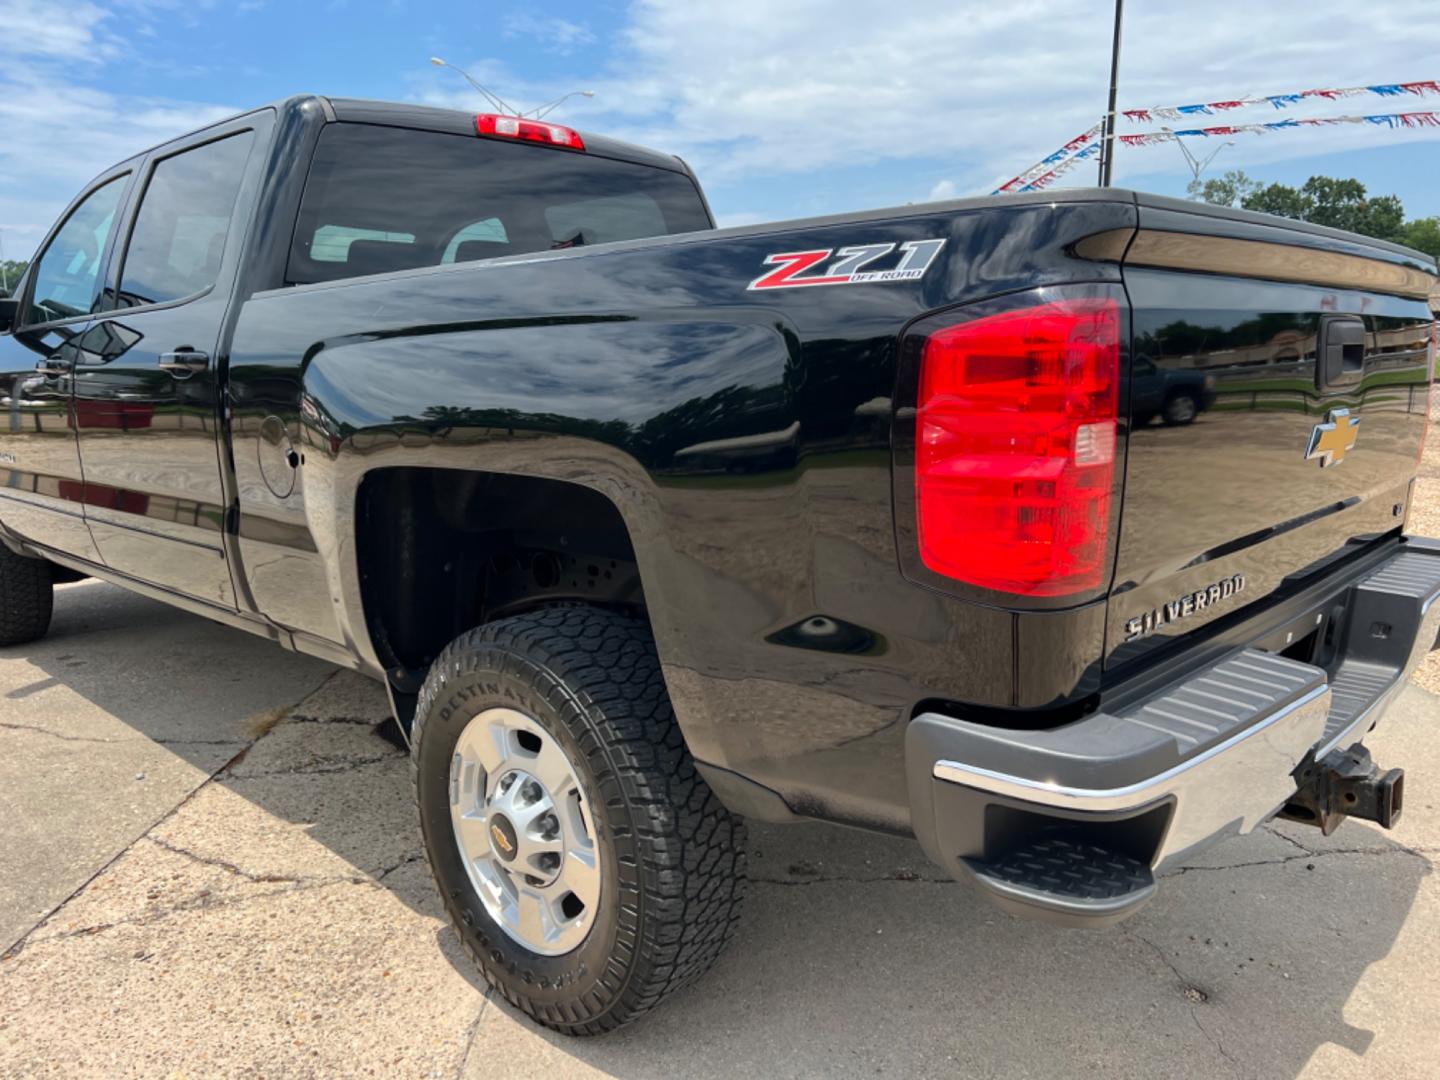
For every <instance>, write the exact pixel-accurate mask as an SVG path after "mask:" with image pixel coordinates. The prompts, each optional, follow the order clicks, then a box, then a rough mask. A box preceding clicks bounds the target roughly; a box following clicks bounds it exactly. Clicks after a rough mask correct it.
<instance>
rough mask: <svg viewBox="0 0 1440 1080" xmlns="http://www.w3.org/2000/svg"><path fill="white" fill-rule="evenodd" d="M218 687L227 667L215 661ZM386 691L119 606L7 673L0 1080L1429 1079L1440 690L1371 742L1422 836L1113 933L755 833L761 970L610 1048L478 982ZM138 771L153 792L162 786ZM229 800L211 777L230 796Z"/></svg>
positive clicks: (752, 905)
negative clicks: (76, 1078) (449, 911)
mask: <svg viewBox="0 0 1440 1080" xmlns="http://www.w3.org/2000/svg"><path fill="white" fill-rule="evenodd" d="M222 657H223V658H224V662H223V663H222V662H221V658H222ZM384 714H385V700H384V695H383V693H382V692H381V690H380V688H379V687H378V686H376V685H373V684H371V683H368V682H366V681H365V680H363V679H361V678H359V677H358V676H354V675H351V674H349V673H340V672H335V671H334V669H331V668H328V667H326V666H324V665H321V664H318V663H315V662H313V661H309V660H305V659H303V658H299V657H295V656H292V655H290V654H287V653H283V652H281V651H280V650H278V649H276V648H275V647H274V646H272V645H269V644H268V643H266V642H263V641H260V640H258V639H251V638H249V637H247V636H246V635H244V634H241V633H239V632H236V631H230V630H226V629H224V628H221V627H218V626H212V625H210V624H208V623H206V622H204V621H203V620H200V619H198V618H194V617H192V616H188V615H185V614H183V613H180V612H176V611H171V610H169V609H166V608H164V607H162V606H161V605H158V604H154V603H152V602H150V601H147V600H143V599H140V598H138V597H133V596H130V595H127V594H125V593H122V592H120V591H119V590H117V589H114V588H112V587H110V586H107V585H102V584H98V583H83V584H79V585H74V586H68V587H65V588H63V589H62V590H60V592H59V594H58V595H57V616H56V624H55V630H54V632H53V634H52V636H51V637H49V638H47V639H46V640H45V641H43V642H41V643H39V644H38V645H35V646H31V647H28V648H26V649H23V650H8V651H7V652H6V653H4V654H0V813H3V814H4V818H3V820H4V821H5V822H6V823H7V824H8V825H9V826H10V827H9V828H7V829H6V830H5V831H4V832H3V834H0V931H3V933H0V950H5V949H6V948H7V946H8V951H5V952H4V958H3V959H0V1076H7V1077H8V1076H26V1077H28V1076H44V1075H57V1076H71V1075H144V1076H199V1075H247V1076H249V1075H257V1076H285V1077H294V1076H326V1077H330V1076H351V1075H359V1076H364V1075H383V1076H447V1077H448V1076H461V1077H476V1078H478V1077H482V1076H488V1075H493V1074H495V1073H496V1071H497V1070H501V1069H503V1070H505V1071H506V1072H507V1073H510V1074H524V1075H556V1076H591V1075H613V1076H625V1077H630V1076H639V1077H667V1078H668V1077H685V1076H696V1077H699V1076H721V1075H724V1076H733V1075H764V1076H820V1075H824V1076H850V1075H855V1076H858V1075H866V1076H875V1075H946V1076H972V1075H973V1076H1053V1075H1078V1074H1084V1073H1103V1074H1104V1075H1106V1076H1107V1077H1108V1076H1122V1077H1123V1076H1137V1077H1139V1076H1144V1077H1151V1076H1155V1075H1162V1074H1163V1075H1168V1076H1204V1077H1213V1076H1263V1077H1292V1076H1331V1075H1352V1074H1355V1073H1358V1072H1360V1071H1362V1070H1363V1071H1364V1072H1366V1073H1368V1074H1373V1075H1383V1076H1386V1077H1405V1076H1414V1077H1422V1076H1427V1077H1428V1076H1433V1075H1434V1074H1435V1072H1436V1069H1437V1062H1440V1032H1437V1030H1436V1028H1435V1025H1434V1023H1433V1015H1434V1012H1435V1004H1436V1002H1437V1001H1440V890H1437V887H1436V883H1435V880H1434V878H1433V876H1432V875H1431V872H1430V871H1431V866H1432V859H1433V858H1434V857H1435V855H1436V854H1437V853H1440V789H1437V785H1440V740H1437V739H1436V738H1435V736H1434V734H1433V728H1434V725H1435V723H1436V721H1437V720H1440V699H1437V698H1436V697H1434V696H1432V695H1430V694H1428V693H1426V692H1425V691H1424V690H1421V689H1419V688H1418V687H1412V688H1410V689H1407V691H1406V692H1405V695H1404V696H1403V697H1402V698H1401V700H1400V702H1399V703H1398V704H1397V706H1396V708H1395V710H1394V711H1393V712H1392V714H1391V716H1390V717H1389V718H1388V720H1387V722H1386V724H1385V726H1384V727H1383V728H1382V729H1381V731H1379V732H1377V733H1376V734H1375V735H1374V736H1373V737H1372V738H1371V739H1370V740H1368V741H1369V744H1370V745H1371V747H1372V749H1373V750H1374V752H1375V756H1376V757H1377V759H1378V760H1379V761H1381V762H1382V763H1384V764H1391V763H1394V764H1400V765H1403V766H1404V767H1405V768H1406V769H1407V773H1408V776H1407V784H1408V785H1409V786H1408V790H1407V799H1408V805H1407V807H1406V812H1405V818H1404V820H1403V821H1402V823H1401V826H1400V828H1399V829H1398V830H1396V831H1395V832H1393V833H1382V832H1380V831H1378V830H1376V829H1373V828H1371V827H1370V826H1367V825H1363V824H1356V823H1348V824H1346V825H1345V826H1344V827H1343V828H1342V829H1341V830H1340V831H1339V832H1338V833H1337V834H1336V835H1335V836H1333V837H1331V838H1329V839H1325V838H1322V837H1321V836H1320V835H1319V833H1318V832H1315V831H1313V830H1307V829H1302V828H1299V827H1292V826H1288V825H1280V826H1276V827H1274V828H1271V829H1266V830H1263V831H1261V832H1259V833H1256V834H1254V835H1252V836H1250V837H1245V838H1240V839H1236V840H1232V841H1229V842H1227V843H1225V844H1223V845H1221V846H1219V847H1217V848H1215V849H1212V850H1211V851H1210V852H1207V853H1206V855H1205V856H1204V857H1203V858H1201V859H1200V860H1198V861H1197V862H1196V863H1195V864H1194V865H1193V866H1191V867H1188V868H1186V869H1184V870H1182V871H1181V872H1179V873H1177V874H1175V875H1173V876H1172V877H1171V878H1170V879H1169V880H1167V881H1166V882H1165V883H1164V885H1163V887H1162V890H1161V895H1160V898H1159V899H1158V900H1157V901H1156V902H1155V903H1154V904H1153V905H1152V906H1151V907H1150V908H1149V909H1148V910H1147V911H1145V912H1144V913H1142V914H1141V915H1140V916H1139V917H1137V918H1136V919H1134V920H1131V921H1130V922H1128V923H1125V924H1123V925H1122V926H1120V927H1117V928H1114V929H1112V930H1107V931H1089V932H1077V931H1062V930H1056V929H1052V928H1049V927H1045V926H1039V925H1035V924H1032V923H1026V922H1021V921H1018V920H1015V919H1012V918H1010V917H1008V916H1005V915H1002V914H999V913H998V912H996V911H995V910H993V909H992V908H990V907H989V906H988V905H986V904H985V903H984V902H982V901H981V900H980V899H979V898H978V897H977V896H976V895H975V894H974V893H973V892H972V891H971V890H970V889H969V888H968V887H966V886H962V885H957V884H953V883H950V882H946V881H941V880H937V875H936V874H935V873H934V872H933V870H932V869H931V868H930V866H929V864H928V863H927V862H926V861H925V859H924V857H923V856H922V855H921V854H920V852H919V850H918V848H916V847H915V845H913V844H911V843H907V842H901V841H895V840H889V839H886V838H883V837H874V836H870V835H867V834H863V833H858V832H852V831H848V830H843V829H838V828H830V827H825V826H820V825H806V826H796V827H792V828H776V827H763V826H755V827H754V828H753V829H752V845H753V848H754V858H753V859H752V877H753V880H754V882H755V884H754V885H753V887H752V891H751V897H750V901H749V904H748V908H747V911H746V915H745V917H744V920H743V922H742V924H741V930H740V934H739V937H738V940H737V941H736V943H735V947H734V948H732V949H731V951H730V952H729V953H728V954H727V955H726V956H725V958H724V959H723V960H722V961H721V963H720V964H719V966H718V967H717V968H716V970H715V971H714V972H712V973H711V974H710V976H709V977H708V978H706V979H705V980H704V981H703V982H702V983H701V984H700V985H698V986H696V987H694V988H693V989H691V990H689V991H687V992H685V993H684V994H682V995H680V996H678V997H676V998H675V999H673V1000H672V1001H671V1002H669V1003H668V1004H666V1005H665V1006H663V1007H662V1008H661V1009H660V1010H658V1011H657V1012H655V1013H654V1014H652V1015H651V1016H650V1017H648V1018H647V1019H645V1020H643V1021H641V1022H640V1023H638V1024H635V1025H632V1026H631V1027H629V1028H626V1029H624V1030H622V1031H621V1032H619V1033H617V1034H616V1035H613V1036H610V1037H608V1038H604V1039H599V1040H588V1041H578V1040H567V1039H564V1038H561V1037H559V1036H555V1035H552V1034H550V1033H548V1032H545V1031H543V1030H541V1029H538V1028H536V1027H535V1026H533V1025H532V1024H530V1023H529V1022H528V1021H526V1020H524V1019H523V1018H521V1017H519V1016H518V1015H517V1014H515V1013H513V1012H512V1011H511V1010H509V1009H508V1008H507V1007H506V1006H505V1005H504V1004H503V1003H501V1002H499V1001H498V1000H495V999H492V998H489V997H488V996H487V995H486V993H485V992H484V984H483V980H481V979H480V977H479V976H478V975H477V974H476V973H475V971H474V970H473V969H472V968H471V967H470V965H469V962H468V961H467V960H466V959H465V958H464V957H463V956H462V955H461V953H460V950H459V948H458V945H457V943H456V940H455V937H454V935H453V933H452V932H451V931H450V929H449V928H448V926H447V924H446V923H445V920H444V918H443V916H442V913H441V911H440V908H439V905H438V903H437V902H436V900H435V897H434V893H433V888H432V885H431V882H430V879H429V874H428V870H427V869H426V867H425V864H424V861H423V859H422V858H421V856H420V852H419V846H418V838H417V836H416V832H415V827H414V824H413V814H412V810H411V807H410V793H409V777H408V772H407V764H406V761H405V758H404V755H402V754H401V753H400V752H399V751H398V750H396V749H394V748H393V747H392V746H391V745H390V744H389V743H387V742H386V741H384V740H383V739H381V738H380V737H378V736H377V735H376V734H375V733H374V730H373V729H374V724H375V723H376V722H377V721H378V720H379V719H380V718H382V717H383V716H384ZM142 775H143V777H144V779H143V780H141V779H137V777H139V776H142ZM212 776H213V779H211V777H212Z"/></svg>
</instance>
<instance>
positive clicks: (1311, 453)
mask: <svg viewBox="0 0 1440 1080" xmlns="http://www.w3.org/2000/svg"><path fill="white" fill-rule="evenodd" d="M1359 437H1360V418H1359V417H1358V416H1351V415H1350V410H1349V409H1331V410H1330V415H1329V416H1327V417H1325V422H1324V423H1323V424H1316V425H1315V430H1314V431H1312V432H1310V448H1309V449H1308V450H1306V451H1305V460H1306V461H1310V460H1312V459H1314V458H1319V459H1320V467H1321V468H1322V469H1328V468H1329V467H1330V466H1331V465H1339V464H1340V463H1341V462H1342V461H1344V460H1345V455H1346V454H1347V453H1349V452H1350V451H1351V450H1353V449H1355V440H1356V439H1358V438H1359Z"/></svg>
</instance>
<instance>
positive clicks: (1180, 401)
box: [1161, 391, 1200, 427]
mask: <svg viewBox="0 0 1440 1080" xmlns="http://www.w3.org/2000/svg"><path fill="white" fill-rule="evenodd" d="M1199 415H1200V403H1199V402H1197V401H1196V400H1195V395H1193V394H1187V393H1185V392H1184V391H1181V392H1180V393H1178V394H1172V395H1171V396H1170V397H1169V398H1167V399H1166V401H1165V409H1164V411H1163V412H1162V413H1161V416H1162V417H1163V418H1164V420H1165V423H1166V425H1167V426H1168V427H1178V426H1180V425H1182V424H1193V423H1194V422H1195V417H1197V416H1199Z"/></svg>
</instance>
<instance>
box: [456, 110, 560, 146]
mask: <svg viewBox="0 0 1440 1080" xmlns="http://www.w3.org/2000/svg"><path fill="white" fill-rule="evenodd" d="M475 130H476V131H477V132H479V133H480V134H481V135H489V136H491V137H492V138H496V139H519V140H520V141H521V142H537V143H544V144H545V145H546V146H568V147H569V148H570V149H571V150H584V149H585V140H584V139H582V138H580V133H579V132H578V131H575V130H574V129H573V128H568V127H562V126H560V125H559V124H547V123H546V122H545V121H543V120H525V119H522V118H521V117H518V116H500V115H499V114H497V113H481V114H480V115H479V116H477V117H475Z"/></svg>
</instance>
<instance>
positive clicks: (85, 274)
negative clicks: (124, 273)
mask: <svg viewBox="0 0 1440 1080" xmlns="http://www.w3.org/2000/svg"><path fill="white" fill-rule="evenodd" d="M124 191H125V177H124V176H117V177H116V178H115V179H114V180H111V181H109V182H108V183H106V184H104V185H102V186H101V187H98V188H96V189H95V190H94V191H92V192H91V193H90V195H89V196H88V197H87V198H86V199H85V201H84V202H82V203H81V204H80V205H79V206H77V207H76V208H75V212H74V213H72V214H71V215H70V217H69V219H68V220H67V221H66V222H65V224H64V225H62V226H60V231H59V232H57V233H56V234H55V238H54V239H53V240H51V241H50V246H49V247H47V248H46V249H45V254H43V255H41V256H40V260H39V262H38V263H37V264H36V267H35V287H34V288H33V289H32V290H31V293H30V313H29V317H28V318H27V319H26V320H25V321H26V322H27V323H42V322H51V321H53V320H55V319H68V318H71V317H72V316H75V315H86V314H89V312H90V311H91V310H93V309H94V307H95V299H96V292H97V291H98V287H99V278H100V259H101V258H102V257H103V256H104V254H105V242H106V240H108V239H109V238H110V230H111V229H112V228H113V227H114V225H115V211H116V209H117V207H118V206H119V204H120V196H121V195H122V194H123V193H124Z"/></svg>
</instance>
